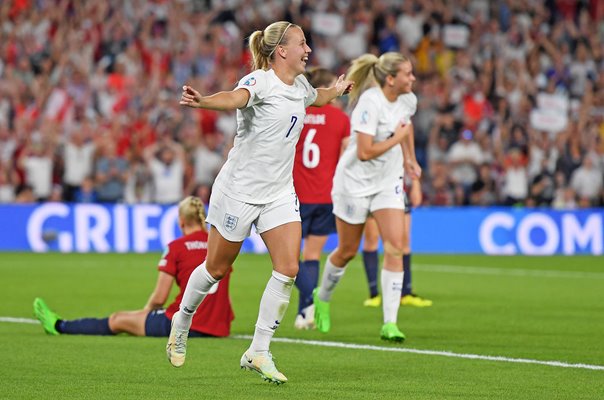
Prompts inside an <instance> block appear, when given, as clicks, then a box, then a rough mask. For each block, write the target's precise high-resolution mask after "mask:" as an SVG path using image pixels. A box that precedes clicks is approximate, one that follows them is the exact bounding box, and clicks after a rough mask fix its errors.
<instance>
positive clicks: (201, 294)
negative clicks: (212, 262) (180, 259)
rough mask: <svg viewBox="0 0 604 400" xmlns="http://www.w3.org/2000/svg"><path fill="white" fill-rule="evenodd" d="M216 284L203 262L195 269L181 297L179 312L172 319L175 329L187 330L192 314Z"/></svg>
mask: <svg viewBox="0 0 604 400" xmlns="http://www.w3.org/2000/svg"><path fill="white" fill-rule="evenodd" d="M216 282H218V281H217V280H216V279H214V277H212V275H210V273H209V272H208V270H207V269H206V263H205V261H204V262H203V263H202V264H201V265H200V266H198V267H197V268H195V270H194V271H193V273H192V274H191V277H190V278H189V282H188V283H187V287H186V289H185V293H184V294H183V296H182V301H181V302H180V312H179V313H176V314H174V318H173V319H172V324H173V326H174V327H175V328H176V329H179V330H186V331H188V330H189V328H190V327H191V321H192V320H193V314H195V311H197V307H199V305H200V304H201V302H202V301H203V299H204V298H205V297H206V295H207V294H208V292H209V291H210V289H211V288H212V286H214V284H215V283H216Z"/></svg>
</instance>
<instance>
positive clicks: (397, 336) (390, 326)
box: [380, 322, 405, 343]
mask: <svg viewBox="0 0 604 400" xmlns="http://www.w3.org/2000/svg"><path fill="white" fill-rule="evenodd" d="M380 336H381V338H382V339H384V340H387V341H390V342H399V343H400V342H402V341H404V340H405V334H404V333H403V332H401V331H400V330H399V329H398V326H396V324H395V323H394V322H388V323H387V324H384V326H382V332H381V334H380Z"/></svg>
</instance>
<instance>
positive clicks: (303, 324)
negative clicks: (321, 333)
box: [294, 304, 315, 330]
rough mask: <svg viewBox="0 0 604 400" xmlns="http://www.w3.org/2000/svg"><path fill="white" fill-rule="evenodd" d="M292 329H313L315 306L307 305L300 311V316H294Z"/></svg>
mask: <svg viewBox="0 0 604 400" xmlns="http://www.w3.org/2000/svg"><path fill="white" fill-rule="evenodd" d="M294 328H296V329H300V330H309V329H315V306H314V304H311V305H309V306H308V307H306V308H305V309H303V310H302V313H301V314H298V315H297V316H296V321H295V322H294Z"/></svg>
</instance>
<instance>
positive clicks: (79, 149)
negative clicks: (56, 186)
mask: <svg viewBox="0 0 604 400" xmlns="http://www.w3.org/2000/svg"><path fill="white" fill-rule="evenodd" d="M87 125H88V124H83V126H81V127H80V128H79V129H77V130H74V131H73V132H72V133H71V136H70V137H69V141H68V142H67V143H66V144H65V146H64V148H63V163H64V170H63V199H64V200H65V201H75V194H76V193H77V192H78V190H79V189H80V187H81V186H82V182H83V181H84V179H85V178H86V177H87V176H90V174H92V167H93V162H94V153H95V150H96V145H95V144H94V142H93V141H91V140H89V137H87V136H88V132H87V129H88V126H87Z"/></svg>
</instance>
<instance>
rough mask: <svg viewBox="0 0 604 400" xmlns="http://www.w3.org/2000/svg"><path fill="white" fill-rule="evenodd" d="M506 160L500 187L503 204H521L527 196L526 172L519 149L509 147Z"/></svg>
mask: <svg viewBox="0 0 604 400" xmlns="http://www.w3.org/2000/svg"><path fill="white" fill-rule="evenodd" d="M506 162H507V165H506V167H505V173H504V175H503V188H502V194H503V196H504V204H505V205H508V206H512V205H522V204H524V202H525V201H526V198H527V196H528V174H527V172H526V167H525V166H524V160H523V155H522V152H521V150H520V149H517V148H512V149H510V150H509V151H508V155H507V160H506Z"/></svg>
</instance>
